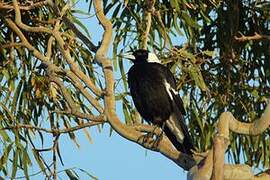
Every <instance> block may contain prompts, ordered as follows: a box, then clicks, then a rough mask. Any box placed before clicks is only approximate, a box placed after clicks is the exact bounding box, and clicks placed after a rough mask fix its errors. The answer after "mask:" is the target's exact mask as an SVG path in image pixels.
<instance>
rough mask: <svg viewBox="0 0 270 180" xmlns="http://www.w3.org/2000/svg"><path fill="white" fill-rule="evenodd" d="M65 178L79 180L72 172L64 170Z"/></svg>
mask: <svg viewBox="0 0 270 180" xmlns="http://www.w3.org/2000/svg"><path fill="white" fill-rule="evenodd" d="M65 172H66V174H67V176H68V177H69V179H70V180H79V177H77V176H76V175H75V174H74V173H73V172H72V170H70V169H66V170H65Z"/></svg>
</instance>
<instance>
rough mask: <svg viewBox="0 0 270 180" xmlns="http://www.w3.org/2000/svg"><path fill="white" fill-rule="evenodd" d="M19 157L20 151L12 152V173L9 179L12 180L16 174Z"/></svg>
mask: <svg viewBox="0 0 270 180" xmlns="http://www.w3.org/2000/svg"><path fill="white" fill-rule="evenodd" d="M19 155H20V149H18V148H17V149H16V150H15V151H14V152H13V159H12V161H13V162H12V173H11V177H12V179H14V178H15V177H16V173H17V168H18V160H19Z"/></svg>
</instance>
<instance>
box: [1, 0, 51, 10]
mask: <svg viewBox="0 0 270 180" xmlns="http://www.w3.org/2000/svg"><path fill="white" fill-rule="evenodd" d="M47 3H48V0H45V1H40V2H36V3H31V4H30V5H28V6H19V9H20V10H24V11H29V10H32V9H35V8H39V7H42V6H44V5H47ZM0 9H6V10H9V9H14V6H11V5H9V4H7V3H4V2H0Z"/></svg>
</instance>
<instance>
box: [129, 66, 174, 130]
mask: <svg viewBox="0 0 270 180" xmlns="http://www.w3.org/2000/svg"><path fill="white" fill-rule="evenodd" d="M166 73H167V68H165V67H164V66H162V65H160V64H158V63H138V64H134V65H133V66H132V67H131V68H130V70H129V72H128V84H129V88H130V93H131V96H132V98H133V101H134V104H135V107H136V108H137V110H138V112H139V113H140V114H141V116H142V117H143V118H144V119H145V120H146V121H149V122H152V123H154V124H160V125H161V122H163V121H165V120H167V119H168V118H169V116H170V114H171V112H172V111H173V110H172V105H171V99H170V97H169V95H168V93H167V91H166V87H165V86H164V81H165V79H166Z"/></svg>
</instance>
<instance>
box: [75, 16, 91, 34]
mask: <svg viewBox="0 0 270 180" xmlns="http://www.w3.org/2000/svg"><path fill="white" fill-rule="evenodd" d="M70 18H71V20H72V21H73V22H74V23H75V24H77V25H78V26H79V27H80V28H82V30H83V31H84V32H85V33H86V35H87V36H88V38H89V39H91V36H90V33H89V31H88V28H87V27H86V26H85V25H84V24H83V23H82V22H81V21H79V20H78V19H77V18H75V17H74V16H71V17H70Z"/></svg>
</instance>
